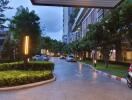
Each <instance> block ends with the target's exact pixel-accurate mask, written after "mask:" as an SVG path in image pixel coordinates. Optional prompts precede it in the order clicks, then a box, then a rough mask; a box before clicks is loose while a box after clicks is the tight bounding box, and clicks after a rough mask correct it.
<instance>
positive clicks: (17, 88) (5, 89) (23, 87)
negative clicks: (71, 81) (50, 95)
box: [0, 74, 56, 91]
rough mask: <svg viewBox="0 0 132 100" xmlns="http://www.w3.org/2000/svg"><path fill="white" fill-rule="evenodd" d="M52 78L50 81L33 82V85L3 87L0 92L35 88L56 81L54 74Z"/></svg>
mask: <svg viewBox="0 0 132 100" xmlns="http://www.w3.org/2000/svg"><path fill="white" fill-rule="evenodd" d="M53 76H54V77H53V78H52V79H49V80H46V81H41V82H35V83H31V84H26V85H20V86H13V87H4V88H0V91H9V90H19V89H25V88H31V87H36V86H40V85H43V84H47V83H51V82H53V81H55V80H56V75H55V74H54V75H53Z"/></svg>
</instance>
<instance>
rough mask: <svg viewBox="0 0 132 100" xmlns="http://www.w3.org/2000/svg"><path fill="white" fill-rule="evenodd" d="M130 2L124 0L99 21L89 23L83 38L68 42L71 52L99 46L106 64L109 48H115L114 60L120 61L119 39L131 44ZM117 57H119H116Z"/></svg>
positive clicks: (131, 9) (131, 13) (131, 14)
mask: <svg viewBox="0 0 132 100" xmlns="http://www.w3.org/2000/svg"><path fill="white" fill-rule="evenodd" d="M131 33H132V3H127V2H124V3H123V4H121V5H120V6H119V7H117V8H116V9H112V10H109V14H108V15H106V16H105V17H104V18H103V19H102V20H101V21H100V22H97V23H94V24H90V25H89V26H88V32H87V33H86V36H85V37H83V39H81V40H78V41H75V42H73V43H70V44H69V45H68V46H67V47H69V49H71V52H74V53H75V52H82V51H90V50H92V49H98V48H101V53H102V54H103V59H104V61H105V62H106V65H108V60H109V54H110V50H111V49H113V48H114V49H116V51H117V53H116V60H117V61H120V60H119V59H121V57H120V56H119V55H121V52H120V50H121V47H120V46H121V41H122V40H124V39H125V40H129V42H130V43H131V44H132V34H131ZM118 58H119V59H118Z"/></svg>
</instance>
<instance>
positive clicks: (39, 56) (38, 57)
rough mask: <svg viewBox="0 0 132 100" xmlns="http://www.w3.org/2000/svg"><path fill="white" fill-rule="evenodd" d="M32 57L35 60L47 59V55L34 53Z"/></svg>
mask: <svg viewBox="0 0 132 100" xmlns="http://www.w3.org/2000/svg"><path fill="white" fill-rule="evenodd" d="M32 59H33V60H35V61H49V57H48V56H47V55H35V56H33V57H32Z"/></svg>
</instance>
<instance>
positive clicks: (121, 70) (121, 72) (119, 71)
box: [82, 61, 129, 77]
mask: <svg viewBox="0 0 132 100" xmlns="http://www.w3.org/2000/svg"><path fill="white" fill-rule="evenodd" d="M82 62H84V63H88V64H92V61H82ZM128 67H129V66H123V65H115V64H109V67H108V68H106V67H105V64H104V63H102V62H97V65H96V69H97V70H101V71H104V72H107V73H109V74H112V75H116V76H119V77H126V75H127V70H128Z"/></svg>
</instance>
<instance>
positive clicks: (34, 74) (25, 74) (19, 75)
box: [0, 70, 53, 87]
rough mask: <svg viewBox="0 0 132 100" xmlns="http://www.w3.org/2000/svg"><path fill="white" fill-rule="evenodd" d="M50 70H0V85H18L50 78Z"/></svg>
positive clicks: (51, 75)
mask: <svg viewBox="0 0 132 100" xmlns="http://www.w3.org/2000/svg"><path fill="white" fill-rule="evenodd" d="M52 77H53V74H52V73H51V72H50V71H20V70H12V71H2V72H0V87H9V86H18V85H24V84H29V83H34V82H39V81H44V80H48V79H51V78H52Z"/></svg>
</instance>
